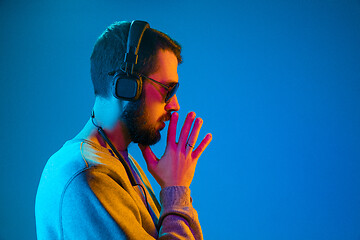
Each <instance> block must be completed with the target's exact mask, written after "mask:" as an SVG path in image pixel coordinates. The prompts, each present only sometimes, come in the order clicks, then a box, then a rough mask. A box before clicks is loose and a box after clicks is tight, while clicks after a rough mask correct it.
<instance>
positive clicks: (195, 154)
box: [191, 133, 212, 160]
mask: <svg viewBox="0 0 360 240" xmlns="http://www.w3.org/2000/svg"><path fill="white" fill-rule="evenodd" d="M211 140H212V135H211V133H208V134H206V136H205V137H204V139H203V140H202V141H201V143H200V144H199V146H198V147H197V148H196V149H195V150H194V151H193V152H192V155H191V156H192V158H193V159H194V160H197V159H199V157H200V156H201V154H202V153H203V152H204V150H205V149H206V148H207V146H208V145H209V143H210V142H211Z"/></svg>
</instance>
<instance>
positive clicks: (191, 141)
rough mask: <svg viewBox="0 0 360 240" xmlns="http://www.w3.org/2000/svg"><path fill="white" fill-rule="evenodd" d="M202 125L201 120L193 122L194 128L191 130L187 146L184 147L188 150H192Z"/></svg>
mask: <svg viewBox="0 0 360 240" xmlns="http://www.w3.org/2000/svg"><path fill="white" fill-rule="evenodd" d="M202 124H203V120H202V119H201V118H197V119H196V120H195V123H194V126H193V128H192V131H191V134H190V137H189V140H188V142H187V143H188V144H186V146H187V147H188V148H191V149H192V150H194V146H195V144H196V141H197V138H198V136H199V132H200V129H201V126H202ZM189 145H191V146H193V147H190V146H189Z"/></svg>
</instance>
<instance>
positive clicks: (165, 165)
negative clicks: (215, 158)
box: [139, 112, 212, 188]
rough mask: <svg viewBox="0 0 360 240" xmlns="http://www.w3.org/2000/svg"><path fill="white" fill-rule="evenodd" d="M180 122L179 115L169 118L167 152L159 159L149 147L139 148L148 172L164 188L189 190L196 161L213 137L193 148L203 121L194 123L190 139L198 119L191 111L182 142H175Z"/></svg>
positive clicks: (141, 146) (187, 117)
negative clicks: (180, 187)
mask: <svg viewBox="0 0 360 240" xmlns="http://www.w3.org/2000/svg"><path fill="white" fill-rule="evenodd" d="M178 119H179V114H178V113H177V112H174V113H173V114H172V115H171V118H170V123H169V128H168V135H167V145H166V149H165V153H164V155H163V156H162V157H161V158H160V159H158V158H157V157H156V156H155V154H154V153H153V152H152V150H151V148H150V147H149V146H143V145H139V147H140V149H141V151H142V154H143V156H144V159H145V161H146V163H147V167H148V170H149V172H150V173H151V174H152V175H153V176H154V178H155V180H156V181H157V182H158V183H159V185H160V186H161V188H164V187H168V186H186V187H189V186H190V184H191V181H192V179H193V177H194V173H195V167H196V164H197V160H198V159H199V157H200V155H201V154H202V153H203V151H204V150H205V149H206V147H207V146H208V145H209V143H210V142H211V139H212V135H211V134H210V133H208V134H207V135H206V136H205V138H204V139H203V140H202V141H201V143H200V144H199V146H198V147H197V148H196V149H194V146H195V144H196V141H197V138H198V136H199V132H200V128H201V126H202V123H203V120H202V119H201V118H197V119H196V120H195V123H194V126H193V128H192V131H191V134H190V136H189V133H190V129H191V126H192V124H193V122H194V119H195V113H194V112H190V113H188V115H187V116H186V119H185V123H184V125H183V127H182V129H181V133H180V137H179V142H176V127H177V122H178Z"/></svg>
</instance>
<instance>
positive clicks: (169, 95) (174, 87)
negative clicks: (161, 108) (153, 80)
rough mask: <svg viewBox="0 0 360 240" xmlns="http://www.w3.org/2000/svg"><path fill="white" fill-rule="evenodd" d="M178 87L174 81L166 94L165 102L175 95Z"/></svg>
mask: <svg viewBox="0 0 360 240" xmlns="http://www.w3.org/2000/svg"><path fill="white" fill-rule="evenodd" d="M178 88H179V83H176V84H175V86H173V87H172V88H171V90H170V91H169V92H168V94H167V95H166V98H165V102H167V101H169V100H170V98H172V97H173V96H174V95H175V93H176V91H177V90H178Z"/></svg>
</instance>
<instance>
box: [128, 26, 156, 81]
mask: <svg viewBox="0 0 360 240" xmlns="http://www.w3.org/2000/svg"><path fill="white" fill-rule="evenodd" d="M148 28H150V25H149V23H147V22H145V21H139V20H134V21H132V22H131V25H130V30H129V36H128V40H127V50H126V53H125V58H124V62H125V72H126V73H127V75H128V76H130V75H132V74H133V70H134V66H135V65H136V64H137V60H138V52H139V47H140V43H141V39H142V37H143V35H144V32H145V30H146V29H148Z"/></svg>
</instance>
